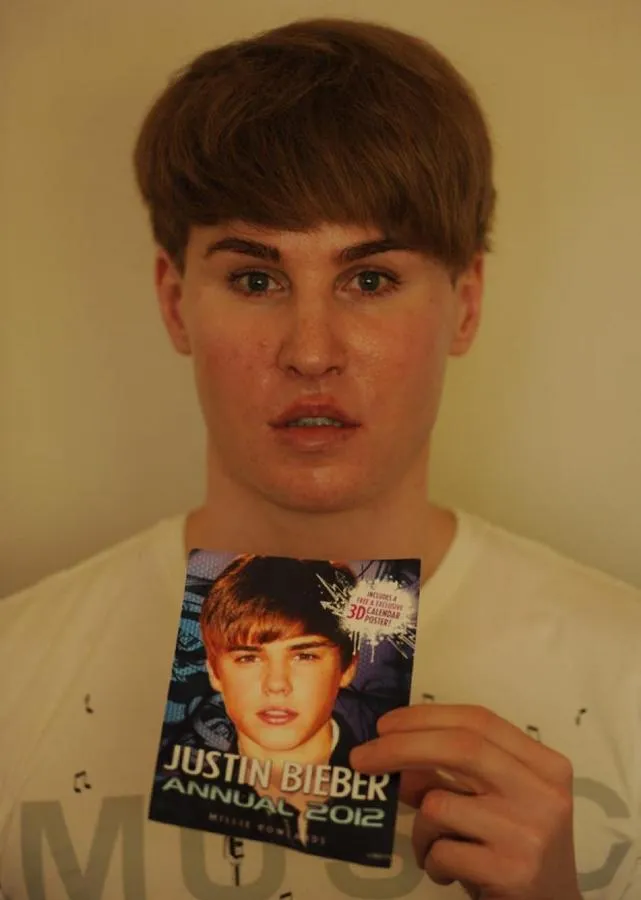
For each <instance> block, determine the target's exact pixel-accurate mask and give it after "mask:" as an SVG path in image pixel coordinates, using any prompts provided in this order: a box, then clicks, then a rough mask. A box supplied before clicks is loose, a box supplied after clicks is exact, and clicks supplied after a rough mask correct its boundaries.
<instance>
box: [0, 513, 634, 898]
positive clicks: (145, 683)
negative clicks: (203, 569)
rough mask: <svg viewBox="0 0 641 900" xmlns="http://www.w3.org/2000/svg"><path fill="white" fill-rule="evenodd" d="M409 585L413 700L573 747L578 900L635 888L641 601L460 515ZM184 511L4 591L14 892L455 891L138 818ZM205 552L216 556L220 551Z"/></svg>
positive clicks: (1, 769) (6, 773)
mask: <svg viewBox="0 0 641 900" xmlns="http://www.w3.org/2000/svg"><path fill="white" fill-rule="evenodd" d="M457 517H458V530H457V535H456V538H455V540H454V543H453V544H452V547H451V548H450V550H449V552H448V555H447V556H446V558H445V559H444V561H443V563H442V564H441V566H440V568H439V569H438V571H437V572H436V574H435V575H434V576H433V578H431V579H430V580H429V581H428V582H427V584H426V586H425V587H424V588H423V591H422V593H421V607H420V618H419V631H418V643H417V653H416V660H415V670H414V680H413V692H412V702H413V703H417V702H421V701H425V702H431V701H432V700H433V701H435V702H440V703H447V704H450V703H471V704H478V705H482V706H485V707H488V708H489V709H492V710H493V711H494V712H496V713H497V714H498V715H500V716H502V717H503V718H505V719H507V720H508V721H510V722H512V723H513V724H514V725H516V726H517V727H519V728H521V729H523V730H526V731H528V733H530V734H532V735H533V736H534V737H538V739H540V740H541V741H542V742H543V743H544V744H546V745H548V746H550V747H553V748H554V749H556V750H558V751H559V752H560V753H562V754H564V755H565V756H567V757H568V758H569V759H570V760H571V761H572V763H573V766H574V775H575V843H576V858H577V867H578V870H579V873H580V887H581V890H582V892H583V894H584V896H585V897H586V898H589V900H597V898H598V900H624V898H625V900H639V898H641V653H640V652H639V646H640V644H641V640H640V639H641V602H640V600H641V594H640V592H639V591H637V590H635V589H633V588H631V587H628V586H626V585H624V584H622V583H620V582H617V581H615V580H614V579H611V578H609V577H608V576H605V575H603V574H601V573H599V572H596V571H594V570H591V569H588V568H586V567H583V566H580V565H578V564H576V563H574V562H571V561H569V560H567V559H565V558H564V557H562V556H560V555H558V554H557V553H555V552H553V551H552V550H549V549H547V548H546V547H543V546H542V545H540V544H536V543H534V542H532V541H528V540H525V539H522V538H518V537H515V536H513V535H510V534H508V533H507V532H505V531H503V530H501V529H499V528H497V527H495V526H492V525H489V524H488V523H486V522H484V521H482V520H481V519H478V518H476V517H474V516H471V515H469V514H466V513H457ZM183 529H184V517H182V516H181V517H176V518H172V519H168V520H164V521H162V522H160V523H158V524H157V525H155V526H154V527H153V528H150V529H149V530H146V531H145V532H143V533H141V534H139V535H137V536H135V537H133V538H131V539H129V540H128V541H125V542H124V543H121V544H119V545H118V546H116V547H114V548H112V549H110V550H107V551H105V552H103V553H101V554H100V555H98V556H96V557H93V558H92V559H90V560H88V561H87V562H85V563H83V564H81V565H79V566H75V567H74V568H72V569H69V570H67V571H64V572H61V573H59V574H57V575H54V576H51V577H48V578H46V579H44V580H43V581H41V582H40V583H39V584H37V585H36V586H35V587H32V588H29V589H28V590H25V591H22V592H20V593H19V594H16V595H14V596H13V597H11V598H8V599H6V600H4V601H2V602H0V660H1V661H2V672H3V675H2V688H1V689H0V885H1V886H2V892H3V893H4V896H5V897H6V898H8V900H27V898H28V900H69V898H72V900H188V898H189V900H190V898H196V900H278V898H282V900H303V898H304V900H338V898H341V900H346V898H350V900H357V898H358V900H361V898H362V900H399V898H407V900H467V895H466V894H465V892H464V891H463V889H462V888H461V887H460V886H459V885H458V884H453V885H450V886H447V887H446V886H439V885H435V884H433V883H432V882H431V881H430V880H429V879H428V878H427V876H426V875H425V874H424V873H422V872H421V871H420V870H419V869H418V868H417V866H416V864H415V862H414V859H413V855H412V850H411V842H410V837H409V835H410V829H411V823H412V817H413V812H412V811H411V810H410V809H409V808H407V807H401V814H400V816H399V826H398V834H397V838H396V847H395V850H396V855H395V860H394V865H393V867H392V868H391V869H373V868H367V867H364V866H358V865H351V864H348V863H343V862H335V861H331V860H326V859H321V858H316V857H310V856H308V855H305V854H303V853H299V852H297V851H294V850H287V849H284V848H282V847H276V846H272V845H267V844H262V843H258V842H254V841H248V840H243V841H240V840H234V841H231V842H230V841H229V840H226V839H225V838H223V837H221V836H220V835H215V834H203V833H201V832H198V831H194V830H188V829H184V830H183V829H180V828H177V827H175V826H171V825H164V824H159V823H156V822H150V821H147V820H146V810H147V804H148V797H149V792H150V789H151V782H152V777H153V769H154V763H155V759H156V752H157V746H158V740H159V735H160V726H161V723H162V719H163V711H164V705H165V699H166V694H167V688H168V682H169V677H170V670H171V661H172V656H173V651H174V646H175V640H176V630H177V626H178V619H179V613H180V607H181V603H182V596H183V587H184V576H185V558H184V552H183ZM214 549H215V548H214Z"/></svg>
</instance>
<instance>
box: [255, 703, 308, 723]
mask: <svg viewBox="0 0 641 900" xmlns="http://www.w3.org/2000/svg"><path fill="white" fill-rule="evenodd" d="M297 717H298V713H297V712H296V711H295V710H293V709H286V708H284V707H281V706H270V707H269V708H268V709H261V710H260V712H259V713H258V718H259V719H261V721H263V722H265V724H266V725H289V723H290V722H293V721H294V719H296V718H297Z"/></svg>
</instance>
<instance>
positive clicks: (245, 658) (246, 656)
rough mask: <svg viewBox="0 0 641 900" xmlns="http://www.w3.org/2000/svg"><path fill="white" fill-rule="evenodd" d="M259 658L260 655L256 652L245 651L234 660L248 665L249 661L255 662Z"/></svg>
mask: <svg viewBox="0 0 641 900" xmlns="http://www.w3.org/2000/svg"><path fill="white" fill-rule="evenodd" d="M257 660H258V656H257V655H256V654H255V653H243V655H242V656H235V657H234V662H235V663H239V664H240V665H246V664H247V663H253V662H256V661H257Z"/></svg>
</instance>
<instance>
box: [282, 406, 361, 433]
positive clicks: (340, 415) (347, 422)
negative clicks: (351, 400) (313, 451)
mask: <svg viewBox="0 0 641 900" xmlns="http://www.w3.org/2000/svg"><path fill="white" fill-rule="evenodd" d="M301 419H329V420H331V422H332V423H334V422H335V423H338V425H339V426H340V427H342V428H358V426H359V425H360V422H357V421H356V420H355V419H353V418H352V417H351V416H350V415H349V414H348V413H347V412H345V410H343V409H341V407H340V406H338V405H337V404H336V403H334V402H331V401H327V402H325V401H324V402H320V401H318V400H314V401H311V400H303V401H299V402H297V403H293V404H292V405H291V406H289V407H287V409H286V410H284V412H282V413H281V414H280V415H279V416H278V417H277V418H276V419H274V420H273V421H271V422H270V423H269V424H270V425H271V426H272V428H291V427H295V424H296V422H298V421H300V420H301ZM301 427H309V426H304V425H303V426H301ZM316 427H325V428H336V427H337V425H334V424H329V423H328V424H326V425H321V426H316Z"/></svg>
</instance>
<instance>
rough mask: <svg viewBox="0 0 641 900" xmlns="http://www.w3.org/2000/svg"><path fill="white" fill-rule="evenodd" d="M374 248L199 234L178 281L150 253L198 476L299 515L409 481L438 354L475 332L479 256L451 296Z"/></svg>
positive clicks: (418, 269) (327, 237)
mask: <svg viewBox="0 0 641 900" xmlns="http://www.w3.org/2000/svg"><path fill="white" fill-rule="evenodd" d="M382 237H384V235H382V233H381V231H380V230H379V229H378V228H363V227H361V226H355V225H337V224H325V225H323V226H321V227H319V228H317V229H315V230H313V231H306V232H288V231H276V230H273V229H271V230H269V229H263V228H258V227H257V226H253V225H250V224H246V223H242V222H235V223H230V224H228V225H216V226H199V227H194V228H192V229H191V232H190V236H189V241H188V244H187V248H186V254H185V271H184V275H183V276H180V274H179V273H178V271H177V270H176V268H175V267H174V265H173V264H172V262H171V261H170V259H169V257H168V256H167V254H166V253H165V252H164V251H159V252H158V257H157V263H156V286H157V292H158V297H159V300H160V305H161V310H162V313H163V318H164V321H165V324H166V326H167V328H168V331H169V334H170V336H171V338H172V341H173V343H174V346H175V347H176V349H177V350H178V351H179V352H181V353H184V354H187V355H191V356H192V357H193V363H194V369H195V377H196V385H197V390H198V395H199V400H200V405H201V408H202V410H203V414H204V419H205V424H206V427H207V433H208V452H209V466H210V468H211V470H212V471H215V472H217V473H219V475H220V476H221V477H223V478H225V479H230V480H231V481H232V482H233V483H234V484H236V485H239V486H241V487H242V488H243V489H246V490H249V491H251V492H252V493H257V494H258V495H260V497H262V498H263V499H266V500H268V501H269V502H271V503H274V504H276V505H277V506H279V507H281V508H285V509H289V510H297V511H304V512H320V511H341V510H348V509H353V508H355V507H358V506H360V505H363V504H365V503H367V502H368V501H369V500H371V499H373V498H374V497H377V496H379V495H381V494H382V493H384V492H389V491H391V490H392V489H394V488H395V487H396V486H397V485H398V484H399V483H400V482H401V480H402V479H404V478H406V477H408V478H410V481H409V482H408V483H415V482H414V479H413V478H412V476H413V475H415V476H416V477H417V478H418V477H419V473H420V477H421V478H422V477H423V473H424V471H425V464H426V461H427V456H428V443H429V437H430V434H431V431H432V427H433V425H434V423H435V419H436V415H437V409H438V405H439V401H440V396H441V389H442V384H443V379H444V371H445V365H446V360H447V357H448V356H450V355H452V356H457V355H462V354H463V353H465V352H466V351H467V349H468V347H469V346H470V345H471V343H472V340H473V337H474V334H475V332H476V327H477V324H478V319H479V314H480V299H481V293H482V275H483V259H482V256H479V257H478V258H477V259H476V260H475V262H474V264H473V265H472V266H471V267H470V268H469V269H468V270H467V271H466V272H464V273H463V274H462V275H461V276H460V277H459V279H458V281H457V282H456V287H453V286H452V283H451V280H450V275H449V273H448V272H447V271H446V270H445V268H444V267H443V266H442V265H440V264H439V263H437V262H435V261H431V260H429V259H427V257H425V256H424V255H423V254H420V253H418V252H415V251H411V250H404V249H391V250H386V251H385V252H376V250H377V248H376V247H375V246H373V245H371V242H374V241H380V239H381V238H382ZM366 244H367V245H369V249H367V248H365V247H364V245H366ZM357 247H359V248H360V249H355V248H357ZM378 249H379V250H380V245H379V248H378ZM317 417H326V418H324V419H322V420H321V423H320V424H319V423H318V418H317ZM327 418H329V419H331V420H333V424H330V423H328V422H327V421H326V419H327ZM302 420H305V421H302ZM313 421H316V423H317V424H316V426H314V425H313ZM323 423H324V424H323Z"/></svg>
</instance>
